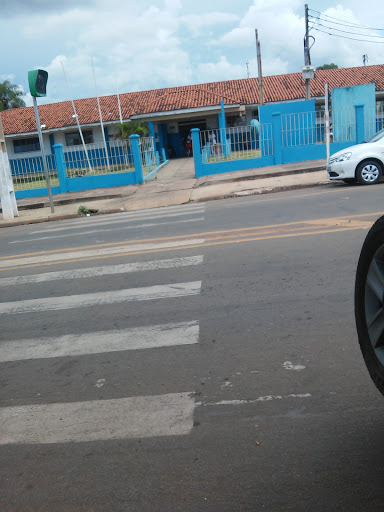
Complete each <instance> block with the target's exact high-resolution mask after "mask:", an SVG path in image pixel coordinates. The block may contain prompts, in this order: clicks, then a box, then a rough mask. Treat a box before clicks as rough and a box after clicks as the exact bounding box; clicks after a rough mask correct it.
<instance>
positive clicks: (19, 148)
mask: <svg viewBox="0 0 384 512" xmlns="http://www.w3.org/2000/svg"><path fill="white" fill-rule="evenodd" d="M13 151H14V152H15V153H28V152H29V151H40V143H39V138H38V137H28V138H27V139H16V140H14V141H13Z"/></svg>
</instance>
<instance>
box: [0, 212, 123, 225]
mask: <svg viewBox="0 0 384 512" xmlns="http://www.w3.org/2000/svg"><path fill="white" fill-rule="evenodd" d="M123 212H125V209H121V208H111V209H107V210H99V211H98V212H97V213H94V214H92V215H91V217H97V216H98V215H108V214H111V213H123ZM82 217H85V216H84V215H79V214H78V213H65V214H62V215H56V214H53V215H48V216H47V217H40V218H39V219H25V220H22V219H20V220H17V221H16V222H5V223H1V221H0V229H1V228H12V227H14V226H27V225H28V224H41V223H42V222H53V221H55V220H64V219H81V218H82Z"/></svg>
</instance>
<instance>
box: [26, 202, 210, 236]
mask: <svg viewBox="0 0 384 512" xmlns="http://www.w3.org/2000/svg"><path fill="white" fill-rule="evenodd" d="M201 213H204V208H200V209H196V210H194V211H191V212H180V213H169V214H166V215H161V216H151V215H145V216H140V217H137V218H134V219H118V220H107V221H106V220H103V221H101V222H93V223H92V226H89V225H87V224H88V222H84V223H83V224H76V225H75V226H73V225H68V226H57V227H55V228H49V229H41V230H38V231H32V232H31V233H30V234H31V235H37V234H42V233H55V232H57V231H68V230H71V231H72V232H73V230H74V229H79V230H80V229H89V228H90V227H92V228H96V227H97V226H110V225H113V224H127V223H132V222H137V221H140V220H155V219H166V218H170V217H172V218H173V217H182V216H185V215H197V214H201ZM179 222H181V221H179ZM160 224H164V223H159V225H160ZM145 225H146V224H143V226H145ZM149 225H153V224H149ZM155 225H157V224H155ZM134 227H140V226H132V227H131V229H133V228H134ZM95 231H103V230H101V229H100V230H95ZM76 234H78V233H76Z"/></svg>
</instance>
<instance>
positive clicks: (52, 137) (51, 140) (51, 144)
mask: <svg viewBox="0 0 384 512" xmlns="http://www.w3.org/2000/svg"><path fill="white" fill-rule="evenodd" d="M49 144H50V146H51V153H53V146H54V145H55V137H54V136H53V133H50V134H49ZM50 170H51V169H50Z"/></svg>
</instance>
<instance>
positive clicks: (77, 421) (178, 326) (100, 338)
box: [0, 240, 203, 445]
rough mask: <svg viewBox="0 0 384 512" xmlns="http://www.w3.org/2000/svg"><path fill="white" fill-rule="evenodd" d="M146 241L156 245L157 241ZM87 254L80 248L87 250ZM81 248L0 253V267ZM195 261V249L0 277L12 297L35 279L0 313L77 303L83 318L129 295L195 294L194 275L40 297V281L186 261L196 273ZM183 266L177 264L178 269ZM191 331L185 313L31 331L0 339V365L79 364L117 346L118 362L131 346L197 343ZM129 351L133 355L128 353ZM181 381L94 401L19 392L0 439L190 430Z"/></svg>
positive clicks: (187, 395)
mask: <svg viewBox="0 0 384 512" xmlns="http://www.w3.org/2000/svg"><path fill="white" fill-rule="evenodd" d="M191 242H193V241H191V240H187V241H185V243H186V245H192V244H191ZM195 242H196V243H197V242H200V241H199V240H198V241H195ZM170 243H172V242H170ZM148 245H149V244H127V245H124V244H123V245H122V246H119V247H112V248H111V247H106V248H100V249H94V250H93V251H94V253H95V254H100V253H102V252H103V250H104V249H106V250H107V253H108V251H109V250H110V249H112V253H111V254H115V253H114V249H117V250H118V251H121V250H123V251H126V250H127V247H128V246H129V250H130V252H131V251H132V249H135V248H136V249H137V247H142V246H145V247H148ZM152 245H155V246H156V247H158V246H159V245H162V244H158V245H157V244H152ZM100 251H101V252H100ZM89 252H90V251H88V252H87V255H88V256H89ZM81 254H82V253H81V252H80V253H79V252H75V253H74V252H62V253H54V254H50V253H48V254H47V253H46V254H44V255H42V256H40V255H38V256H33V255H30V256H25V257H20V258H2V259H0V265H2V266H3V268H4V269H8V268H12V267H13V266H15V264H18V265H20V264H22V265H27V264H32V263H37V262H38V261H39V260H40V258H43V259H46V258H47V257H48V258H50V257H53V259H52V261H61V260H63V261H67V260H68V259H70V258H73V257H76V256H79V255H81ZM202 263H203V256H201V255H200V256H190V257H178V258H171V259H159V260H152V261H144V262H141V261H137V262H131V263H126V264H120V265H105V266H97V267H89V268H78V269H74V270H59V271H55V272H45V273H39V274H30V275H20V276H10V277H5V278H1V279H0V286H1V287H2V289H3V291H4V294H3V293H2V294H1V296H2V297H4V296H5V294H6V293H7V292H8V289H9V290H10V293H12V289H13V287H15V286H16V285H19V286H20V289H19V288H17V289H16V288H14V290H17V293H18V295H20V294H21V293H22V286H23V285H30V284H33V283H39V287H38V288H36V296H35V298H32V299H28V300H17V301H11V302H0V315H3V316H2V318H8V317H6V316H5V315H15V316H16V318H19V315H23V314H25V313H35V314H39V313H40V312H45V311H58V312H62V311H65V310H71V309H78V308H82V311H84V317H85V318H87V312H86V309H85V308H87V307H91V306H97V307H98V308H103V307H105V306H107V305H110V304H118V303H124V302H133V301H134V302H135V303H137V304H139V303H140V301H149V300H160V299H161V300H167V299H172V298H180V299H182V298H184V297H185V299H186V300H188V297H193V296H197V295H199V294H200V292H201V285H202V282H201V281H200V280H196V281H187V282H177V283H171V284H160V285H154V286H141V287H136V288H127V289H122V290H112V291H111V290H108V291H107V290H104V291H102V292H99V291H98V292H94V293H82V294H78V295H63V296H59V297H51V296H49V297H48V296H44V294H45V292H44V290H45V288H44V287H47V286H50V283H52V282H53V283H54V282H55V281H56V282H60V281H63V280H69V281H71V280H72V281H73V280H74V279H84V280H86V279H93V278H97V277H100V276H109V275H120V274H125V273H133V272H135V273H139V274H138V275H145V276H147V275H148V272H153V271H158V270H161V269H168V271H173V270H175V272H176V271H177V269H186V268H187V267H190V268H191V271H193V269H194V268H195V269H196V270H194V271H193V272H195V273H196V272H197V271H198V266H199V265H201V264H202ZM24 268H25V267H24ZM185 271H186V270H183V272H185ZM191 271H190V272H191ZM164 275H166V274H164ZM146 279H147V278H146ZM90 282H91V281H90ZM51 286H52V285H51ZM55 286H59V284H58V285H56V284H55ZM82 286H83V288H84V287H86V281H84V283H83V284H82ZM48 289H49V288H48ZM3 300H4V299H3ZM182 300H184V299H182ZM135 307H137V305H136V306H135ZM59 314H60V313H59ZM9 318H10V317H9ZM68 318H70V317H68ZM7 321H10V320H7ZM17 325H18V323H17V322H15V329H16V333H17ZM21 325H22V323H21ZM199 329H200V327H199V322H198V320H196V319H193V318H191V319H189V320H184V321H179V322H177V321H172V322H168V323H167V322H164V323H161V324H159V323H155V322H154V324H153V325H149V326H135V327H131V328H123V329H116V328H115V329H109V330H108V329H105V330H99V331H97V330H96V331H92V327H91V326H90V328H89V330H88V332H85V333H76V332H73V333H71V334H63V335H60V333H56V332H52V333H46V334H45V335H44V337H40V336H39V337H38V338H37V337H36V336H35V337H33V336H31V337H30V338H28V337H26V336H25V332H24V333H23V334H24V336H22V337H17V335H16V339H9V340H3V341H2V342H0V363H2V364H7V363H12V364H14V363H17V362H18V361H24V362H25V364H28V361H33V360H39V363H38V364H39V365H44V364H46V365H48V367H50V365H52V364H56V363H53V361H60V358H65V357H72V358H79V357H82V358H84V359H83V365H86V364H87V357H89V356H91V355H96V354H109V353H113V352H119V353H121V358H122V360H123V358H124V357H125V356H124V354H128V353H129V352H132V351H137V354H140V353H144V352H145V353H146V354H149V355H151V354H152V353H153V351H155V350H159V349H161V350H162V351H163V350H165V351H166V350H175V349H176V347H185V350H188V351H189V350H190V348H188V347H191V346H193V345H197V344H198V343H199ZM0 335H1V333H0ZM108 357H109V356H108ZM136 357H139V356H138V355H136ZM119 358H120V354H119ZM93 364H94V363H93ZM74 371H75V372H76V371H77V370H74ZM30 378H31V376H30ZM189 387H190V386H186V387H184V386H183V385H182V384H181V385H180V392H179V393H174V392H173V393H164V394H159V393H158V390H157V389H154V390H153V391H154V392H153V394H146V395H143V396H127V397H121V396H120V397H118V398H113V396H112V398H110V397H109V398H108V399H97V400H93V399H91V400H90V399H89V398H88V399H85V400H81V391H80V396H79V395H77V394H76V395H75V396H76V399H78V398H80V400H78V401H73V398H72V400H68V401H65V400H62V399H60V400H59V401H58V402H56V403H55V402H53V403H46V404H42V403H39V404H27V405H23V404H22V403H20V398H18V399H17V400H18V401H17V402H16V403H17V404H18V405H17V406H15V405H10V406H6V407H2V408H0V424H1V427H0V428H1V435H0V445H8V444H49V443H70V442H91V441H102V440H112V439H133V438H145V437H155V436H170V435H187V434H189V433H190V432H191V430H192V428H193V415H194V409H195V399H194V393H193V392H191V391H188V388H189ZM172 391H173V390H172ZM52 392H53V393H54V392H55V390H54V389H53V390H52V389H51V390H50V393H49V395H50V396H51V395H52ZM133 394H136V393H133ZM96 397H97V398H99V395H97V394H96ZM6 400H7V401H9V402H10V403H11V404H12V400H13V397H12V396H9V397H6Z"/></svg>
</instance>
